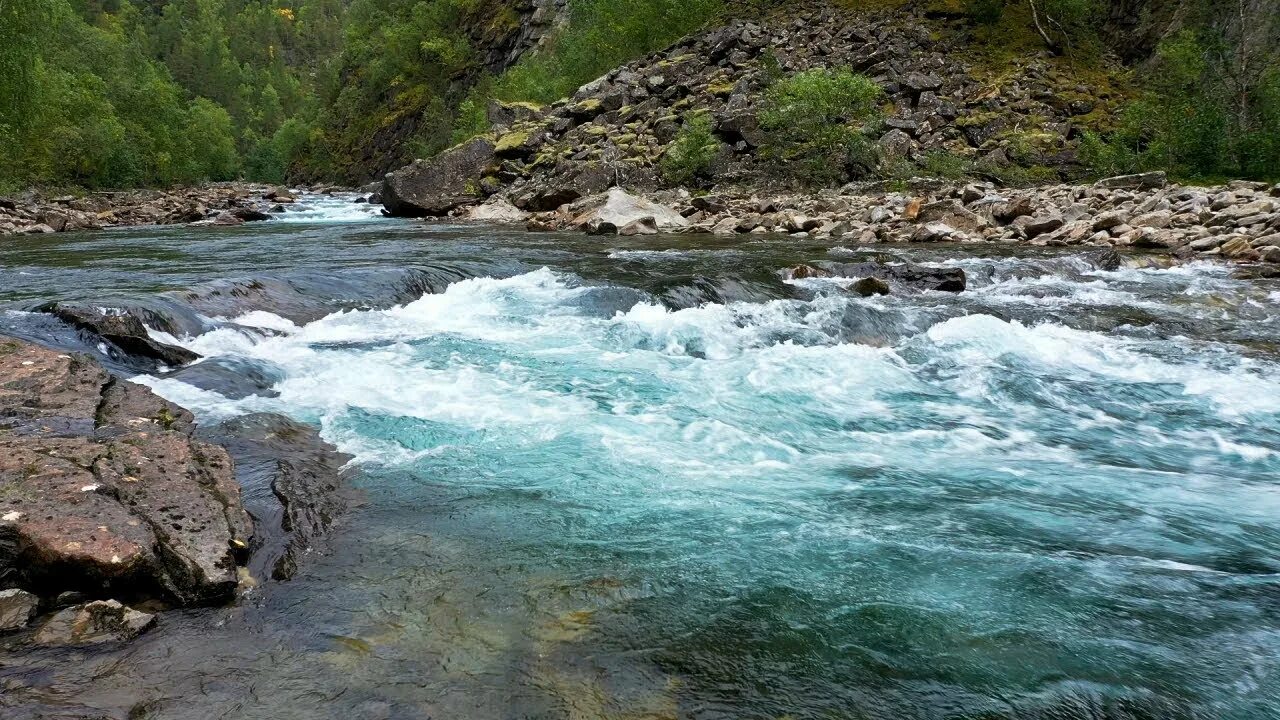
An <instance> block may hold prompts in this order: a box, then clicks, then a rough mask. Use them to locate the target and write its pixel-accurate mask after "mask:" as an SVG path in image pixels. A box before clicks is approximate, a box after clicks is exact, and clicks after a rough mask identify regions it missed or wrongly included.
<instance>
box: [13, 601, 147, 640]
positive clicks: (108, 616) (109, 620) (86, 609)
mask: <svg viewBox="0 0 1280 720" xmlns="http://www.w3.org/2000/svg"><path fill="white" fill-rule="evenodd" d="M155 622H156V616H155V615H150V614H148V613H143V612H138V611H137V610H134V609H132V608H129V607H125V606H124V605H121V604H120V603H119V602H116V601H115V600H96V601H94V602H90V603H85V604H84V605H77V606H75V607H69V608H67V609H65V610H60V611H59V612H57V613H55V614H54V616H53V617H51V618H49V619H48V620H47V621H45V623H44V625H42V626H40V629H39V630H37V631H36V634H35V636H34V637H33V638H32V640H33V641H34V642H35V643H37V644H39V645H98V644H102V643H109V642H127V641H129V640H132V639H134V638H136V637H137V636H139V635H141V634H142V633H144V632H146V631H147V630H148V629H150V628H151V627H152V626H153V625H155Z"/></svg>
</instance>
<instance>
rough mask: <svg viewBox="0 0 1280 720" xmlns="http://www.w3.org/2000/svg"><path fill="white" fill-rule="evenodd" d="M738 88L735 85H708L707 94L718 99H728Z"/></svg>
mask: <svg viewBox="0 0 1280 720" xmlns="http://www.w3.org/2000/svg"><path fill="white" fill-rule="evenodd" d="M735 87H737V85H736V84H734V83H718V84H715V85H708V86H707V92H708V93H710V94H712V95H713V96H715V97H718V98H726V97H729V96H730V95H732V94H733V89H734V88H735Z"/></svg>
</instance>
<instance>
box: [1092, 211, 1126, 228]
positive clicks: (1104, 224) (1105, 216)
mask: <svg viewBox="0 0 1280 720" xmlns="http://www.w3.org/2000/svg"><path fill="white" fill-rule="evenodd" d="M1128 220H1129V215H1128V213H1124V212H1117V211H1113V212H1105V213H1102V214H1101V215H1098V216H1097V217H1096V218H1094V219H1093V225H1092V226H1091V227H1092V229H1093V230H1110V229H1111V228H1113V227H1116V226H1117V225H1124V224H1125V223H1126V222H1128Z"/></svg>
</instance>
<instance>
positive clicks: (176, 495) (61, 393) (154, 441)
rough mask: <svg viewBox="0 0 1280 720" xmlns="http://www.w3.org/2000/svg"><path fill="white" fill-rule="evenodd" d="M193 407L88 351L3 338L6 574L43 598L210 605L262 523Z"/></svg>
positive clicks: (0, 397)
mask: <svg viewBox="0 0 1280 720" xmlns="http://www.w3.org/2000/svg"><path fill="white" fill-rule="evenodd" d="M193 432H194V423H193V420H192V417H191V414H190V413H188V412H187V411H186V410H183V409H182V408H180V407H178V406H176V405H173V404H172V403H169V402H167V401H165V400H163V399H161V398H160V397H158V396H156V395H155V394H153V393H152V392H151V391H150V390H149V389H148V388H146V387H143V386H141V385H136V384H133V383H130V382H126V381H121V380H116V379H112V378H111V377H110V376H108V375H107V373H106V371H105V370H103V369H102V367H101V366H99V365H97V364H96V363H94V362H93V361H92V360H91V359H89V358H88V357H86V356H82V355H68V354H60V353H57V352H55V351H52V350H47V349H44V348H40V347H37V346H34V345H30V344H27V343H23V342H19V341H16V340H10V339H7V338H3V337H0V577H4V578H5V582H6V584H14V585H18V586H20V587H23V588H25V589H27V590H31V591H34V592H37V593H38V594H41V595H56V594H57V593H60V592H65V591H79V592H83V593H86V594H88V595H89V596H90V597H104V596H114V597H123V598H130V597H137V598H161V599H164V600H166V601H169V602H175V603H179V604H211V603H218V602H222V601H225V600H227V599H229V598H231V597H232V596H233V595H234V592H235V589H236V586H237V583H238V573H237V566H238V564H239V561H240V560H241V559H242V558H243V557H244V555H245V554H246V553H247V550H248V548H249V542H250V539H251V536H252V524H251V521H250V519H249V516H248V514H247V513H246V512H245V510H244V508H243V506H242V504H241V498H240V487H239V485H238V484H237V482H236V479H235V472H234V468H233V466H232V462H231V458H230V457H229V456H228V455H227V453H226V451H225V450H223V449H222V448H221V447H218V446H216V445H211V444H209V443H206V442H203V441H201V440H198V439H196V438H195V437H194V436H193Z"/></svg>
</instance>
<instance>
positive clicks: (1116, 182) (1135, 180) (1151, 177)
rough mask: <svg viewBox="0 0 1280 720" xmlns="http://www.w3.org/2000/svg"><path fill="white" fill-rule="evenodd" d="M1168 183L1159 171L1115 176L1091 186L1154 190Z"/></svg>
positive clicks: (1163, 173) (1111, 188)
mask: <svg viewBox="0 0 1280 720" xmlns="http://www.w3.org/2000/svg"><path fill="white" fill-rule="evenodd" d="M1168 182H1169V178H1168V176H1167V175H1166V174H1165V172H1164V171H1163V170H1160V171H1156V172H1146V173H1138V174H1136V175H1117V176H1115V177H1109V178H1103V179H1101V180H1099V181H1097V182H1096V183H1094V184H1093V186H1094V187H1097V188H1106V189H1109V190H1121V189H1124V190H1154V189H1156V188H1162V187H1164V186H1165V185H1166V184H1168Z"/></svg>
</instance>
